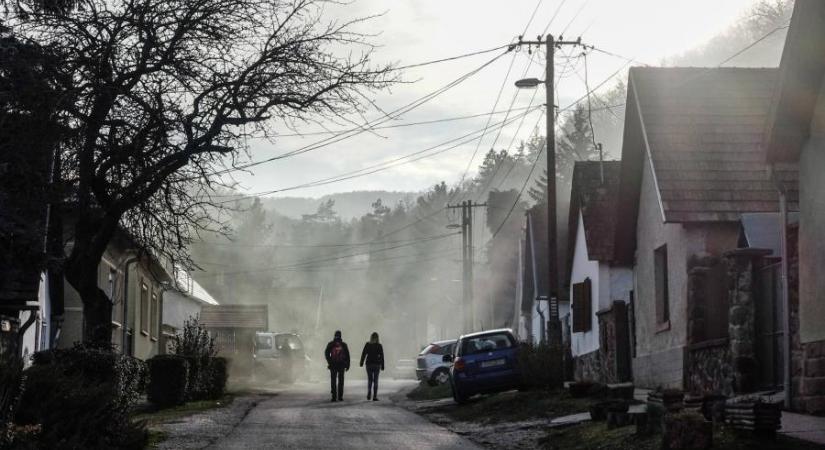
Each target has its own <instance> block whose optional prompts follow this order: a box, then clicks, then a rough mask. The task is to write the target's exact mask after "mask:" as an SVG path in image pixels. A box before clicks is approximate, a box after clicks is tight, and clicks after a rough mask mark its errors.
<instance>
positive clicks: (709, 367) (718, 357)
mask: <svg viewBox="0 0 825 450" xmlns="http://www.w3.org/2000/svg"><path fill="white" fill-rule="evenodd" d="M730 361H731V359H730V348H729V347H728V343H727V342H726V341H725V342H722V343H717V344H715V345H699V346H694V347H693V348H691V349H690V350H689V357H688V366H687V368H686V370H687V390H688V391H689V392H691V393H693V394H695V395H704V394H712V395H718V394H721V395H726V396H730V395H732V394H733V366H732V365H731V363H730Z"/></svg>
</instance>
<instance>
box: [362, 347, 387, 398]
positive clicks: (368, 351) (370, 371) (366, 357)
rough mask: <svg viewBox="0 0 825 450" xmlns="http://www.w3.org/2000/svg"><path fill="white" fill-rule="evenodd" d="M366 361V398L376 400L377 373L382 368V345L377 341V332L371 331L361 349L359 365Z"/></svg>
mask: <svg viewBox="0 0 825 450" xmlns="http://www.w3.org/2000/svg"><path fill="white" fill-rule="evenodd" d="M365 361H366V363H367V400H369V399H370V396H372V397H371V398H372V401H374V402H377V401H378V373H379V372H380V371H382V370H384V347H382V346H381V343H380V342H379V341H378V333H375V332H373V333H372V334H371V335H370V340H369V342H367V343H366V344H364V350H362V351H361V363H360V366H361V367H364V362H365Z"/></svg>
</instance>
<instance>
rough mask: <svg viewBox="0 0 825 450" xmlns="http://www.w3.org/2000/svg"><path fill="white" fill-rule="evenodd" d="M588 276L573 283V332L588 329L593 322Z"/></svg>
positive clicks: (591, 297)
mask: <svg viewBox="0 0 825 450" xmlns="http://www.w3.org/2000/svg"><path fill="white" fill-rule="evenodd" d="M592 290H593V288H592V283H591V281H590V278H585V280H584V281H582V282H581V283H574V284H573V332H574V333H581V332H585V331H590V328H591V326H592V323H593V318H592V316H593V294H592Z"/></svg>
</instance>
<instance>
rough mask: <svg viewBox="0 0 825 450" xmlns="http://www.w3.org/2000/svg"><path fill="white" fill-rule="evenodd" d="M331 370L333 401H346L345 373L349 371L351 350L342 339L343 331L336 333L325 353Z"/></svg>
mask: <svg viewBox="0 0 825 450" xmlns="http://www.w3.org/2000/svg"><path fill="white" fill-rule="evenodd" d="M324 356H325V357H326V359H327V368H328V369H329V377H330V386H331V391H332V401H333V402H334V401H339V402H342V401H344V372H346V371H348V370H349V363H350V359H349V348H348V347H347V343H346V342H344V341H343V339H341V331H340V330H338V331H336V332H335V338H334V339H333V340H331V341H329V343H328V344H327V349H326V350H325V351H324Z"/></svg>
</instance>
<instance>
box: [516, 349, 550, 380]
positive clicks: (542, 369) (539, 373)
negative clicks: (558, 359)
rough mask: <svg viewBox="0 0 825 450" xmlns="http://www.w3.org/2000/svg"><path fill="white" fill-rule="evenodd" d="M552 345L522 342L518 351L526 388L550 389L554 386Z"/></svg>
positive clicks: (522, 377) (522, 378) (520, 369)
mask: <svg viewBox="0 0 825 450" xmlns="http://www.w3.org/2000/svg"><path fill="white" fill-rule="evenodd" d="M552 364H553V359H552V358H551V353H550V346H549V345H548V344H546V343H540V344H538V345H533V344H529V343H527V342H522V343H521V344H520V348H519V353H518V365H519V371H520V373H521V385H522V387H523V388H526V389H548V388H550V387H552V386H553V377H552V373H553V371H552V370H551V366H552Z"/></svg>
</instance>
